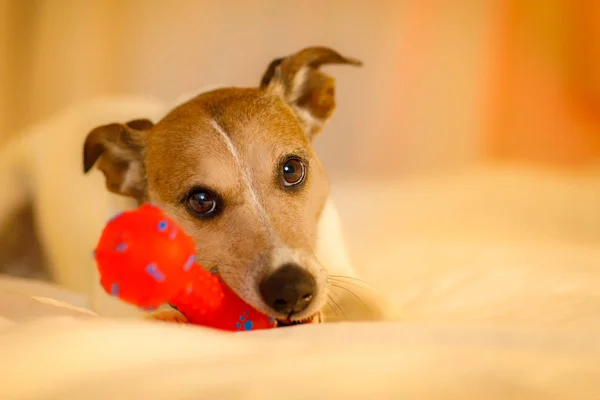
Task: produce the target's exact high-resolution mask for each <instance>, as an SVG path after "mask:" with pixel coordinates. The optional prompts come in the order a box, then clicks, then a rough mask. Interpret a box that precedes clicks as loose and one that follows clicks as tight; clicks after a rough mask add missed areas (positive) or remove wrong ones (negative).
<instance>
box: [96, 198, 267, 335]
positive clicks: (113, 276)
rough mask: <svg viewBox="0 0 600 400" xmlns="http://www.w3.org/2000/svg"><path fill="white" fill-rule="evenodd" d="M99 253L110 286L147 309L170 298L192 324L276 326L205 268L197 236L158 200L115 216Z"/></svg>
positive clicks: (227, 327) (105, 284)
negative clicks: (198, 257)
mask: <svg viewBox="0 0 600 400" xmlns="http://www.w3.org/2000/svg"><path fill="white" fill-rule="evenodd" d="M95 258H96V264H97V266H98V271H99V272H100V283H101V285H102V287H103V288H104V290H105V291H106V292H107V293H109V294H111V295H113V296H116V297H118V298H119V299H121V300H123V301H125V302H127V303H130V304H133V305H136V306H138V307H141V308H144V309H153V308H156V307H158V306H160V305H162V304H166V303H169V304H171V305H172V306H174V307H176V308H177V309H178V310H179V311H180V312H181V313H182V314H183V315H184V316H185V317H186V318H187V320H188V321H189V322H190V323H192V324H197V325H204V326H208V327H212V328H217V329H223V330H228V331H245V330H256V329H269V328H273V327H274V326H275V322H274V320H273V319H272V318H270V317H268V316H266V315H264V314H262V313H260V312H258V311H257V310H256V309H254V308H253V307H252V306H250V305H248V304H247V303H245V302H244V301H243V300H242V299H241V298H240V297H239V296H237V295H236V294H235V292H233V290H231V289H230V288H229V287H228V286H227V285H226V284H225V283H224V282H223V281H222V280H221V279H219V277H218V276H216V275H212V274H211V273H210V272H208V271H206V270H205V269H204V268H202V266H200V265H199V264H198V263H197V262H196V258H195V247H194V241H193V239H192V238H191V237H190V236H188V235H187V234H185V232H183V231H182V230H181V229H180V228H179V227H178V226H177V225H176V224H175V223H174V222H173V221H172V220H170V219H169V218H168V217H167V216H166V215H165V214H164V213H163V212H162V211H161V210H160V209H159V208H158V207H156V206H154V205H151V204H143V205H142V206H141V207H139V208H138V209H137V210H133V211H127V212H124V213H121V214H119V215H117V216H116V217H114V218H113V219H111V220H110V221H109V222H108V224H107V225H106V227H105V228H104V231H103V232H102V236H101V237H100V240H99V242H98V245H97V246H96V250H95Z"/></svg>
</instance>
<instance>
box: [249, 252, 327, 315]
mask: <svg viewBox="0 0 600 400" xmlns="http://www.w3.org/2000/svg"><path fill="white" fill-rule="evenodd" d="M315 284H316V283H315V278H314V277H313V276H312V275H311V274H310V273H308V272H307V271H305V270H303V269H302V268H300V266H298V265H296V264H284V265H282V266H281V267H279V269H277V270H276V271H275V272H273V273H272V274H271V275H269V276H267V277H266V278H265V279H263V280H262V282H261V283H260V294H261V296H262V298H263V300H264V301H265V303H267V305H268V306H270V307H271V308H273V310H275V311H277V312H280V313H284V314H293V313H299V312H301V311H303V310H305V309H306V307H308V305H309V304H310V302H311V301H312V297H313V292H314V289H315Z"/></svg>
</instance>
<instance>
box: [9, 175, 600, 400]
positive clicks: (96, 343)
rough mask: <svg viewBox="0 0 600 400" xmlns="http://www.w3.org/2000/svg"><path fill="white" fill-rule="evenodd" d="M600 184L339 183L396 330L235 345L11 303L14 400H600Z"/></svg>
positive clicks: (585, 178)
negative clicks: (359, 207) (366, 207)
mask: <svg viewBox="0 0 600 400" xmlns="http://www.w3.org/2000/svg"><path fill="white" fill-rule="evenodd" d="M599 177H600V174H597V171H588V172H587V173H580V174H578V175H557V174H555V173H551V172H547V171H532V170H525V169H515V168H500V169H493V170H489V169H483V170H478V171H470V172H464V173H456V174H447V175H446V176H443V177H437V178H427V179H418V180H410V181H404V182H398V183H394V184H390V183H385V184H384V183H382V184H374V183H368V184H365V185H363V184H361V183H359V182H348V183H344V182H342V183H341V184H339V185H338V186H337V189H336V190H335V196H336V198H337V199H338V206H339V207H340V211H341V214H342V216H343V217H344V221H345V228H346V232H347V234H348V240H349V243H350V248H351V249H352V251H353V254H352V255H353V257H354V260H355V261H356V263H357V266H358V268H359V269H360V270H361V272H362V273H363V276H364V277H365V278H366V279H367V280H369V282H371V283H372V284H374V285H375V286H376V287H378V288H379V289H381V290H382V292H384V293H385V294H386V295H387V297H388V298H389V299H390V300H391V303H392V304H393V306H394V313H393V314H392V319H393V321H388V322H382V323H365V324H358V323H339V324H330V325H320V326H303V327H295V328H286V329H278V330H275V331H269V332H253V333H244V334H229V333H220V332H214V331H211V330H207V329H203V328H198V327H188V326H174V325H169V324H161V323H149V322H142V321H128V320H105V319H101V318H98V317H93V316H90V315H89V313H84V312H83V311H78V310H74V309H73V308H68V309H63V308H62V307H59V305H57V304H48V302H47V301H45V302H43V303H41V302H40V301H44V300H43V299H41V298H38V299H37V300H36V299H34V300H31V299H28V298H26V297H18V296H16V295H15V294H14V293H13V294H10V296H12V297H11V299H12V300H10V301H12V302H13V303H11V304H13V307H9V308H8V309H0V316H2V317H3V318H4V320H3V324H2V325H0V329H1V330H0V355H1V356H2V360H3V362H2V363H0V377H1V379H2V382H1V383H0V398H2V399H4V398H7V399H50V398H51V399H72V398H82V399H83V398H85V399H96V398H98V399H131V398H144V399H188V398H194V399H202V398H211V399H214V398H219V399H227V398H242V399H265V398H280V397H286V398H290V399H307V398H310V399H334V398H348V399H351V398H357V399H359V398H361V399H362V398H366V397H372V398H374V399H375V398H376V399H397V398H408V399H434V398H460V399H482V398H485V399H506V398H512V399H521V398H522V399H537V398H539V399H564V398H577V399H598V398H600V379H598V378H600V317H599V315H600V270H599V268H600V247H599V244H600V179H599ZM357 187H360V188H361V190H359V191H357V190H355V189H356V188H357ZM361 196H364V198H361ZM440 198H443V199H445V200H446V202H445V203H444V204H445V206H444V207H442V206H440V202H439V199H440ZM368 202H374V204H377V205H378V206H377V207H375V209H374V210H373V212H371V213H370V214H369V215H366V214H365V213H356V210H355V208H354V207H355V205H356V204H367V203H368ZM386 210H387V211H386ZM391 210H393V211H391ZM0 287H2V286H1V285H0ZM10 287H11V288H12V289H14V290H13V291H18V290H16V289H17V287H18V285H12V286H10ZM353 289H356V287H353ZM25 293H27V290H25ZM34 294H37V295H38V296H46V295H48V294H47V293H41V294H40V293H34ZM5 296H6V295H5ZM52 297H56V296H54V295H52ZM58 297H60V296H58ZM7 299H8V298H7V297H5V298H4V300H3V299H2V298H0V304H2V303H3V301H5V300H6V301H5V304H8V300H7ZM26 299H27V300H26ZM65 300H66V301H68V299H66V298H65ZM15 302H17V303H19V304H20V305H21V307H22V308H21V309H20V310H19V309H18V308H16V307H14V304H15ZM42 309H43V310H42ZM14 310H19V311H18V312H15V311H14ZM79 313H81V314H79ZM78 315H80V316H82V317H85V318H79V317H78ZM40 317H44V318H40Z"/></svg>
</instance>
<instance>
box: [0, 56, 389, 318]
mask: <svg viewBox="0 0 600 400" xmlns="http://www.w3.org/2000/svg"><path fill="white" fill-rule="evenodd" d="M327 63H337V64H358V62H356V61H355V60H352V59H347V58H344V57H342V56H340V55H339V54H337V53H335V52H334V51H332V50H329V49H325V48H309V49H306V50H303V51H301V52H299V53H297V54H295V55H292V56H290V57H287V58H283V59H279V60H276V61H274V62H273V63H271V65H270V66H269V68H268V69H267V72H266V73H265V75H264V76H263V80H262V82H261V86H260V87H259V88H249V89H238V88H222V89H216V90H211V91H204V92H203V93H201V94H200V95H199V96H197V97H195V98H192V99H189V100H188V101H185V102H183V103H182V104H180V105H179V106H177V107H176V108H174V109H173V110H169V107H168V106H167V105H165V104H163V103H161V102H159V101H155V100H151V99H147V98H136V97H131V98H125V97H120V98H108V99H102V100H98V101H95V102H92V103H90V104H86V105H82V106H79V107H76V108H74V109H71V110H69V111H68V112H66V113H65V114H63V115H61V116H59V117H57V118H55V119H54V120H52V121H49V122H47V123H44V124H42V125H39V126H37V127H34V128H33V129H32V130H31V131H30V132H28V133H26V134H24V135H22V136H21V137H19V138H18V139H16V140H14V141H13V142H11V143H10V144H9V145H8V146H7V147H6V148H5V149H4V150H3V152H2V155H1V156H0V184H2V186H3V188H4V191H3V192H0V226H2V224H3V222H6V221H4V220H3V219H6V217H7V216H8V215H10V212H11V211H13V210H14V209H15V208H16V207H17V206H19V205H22V204H24V203H26V202H28V201H31V202H32V203H33V207H34V211H35V214H36V221H37V225H38V234H39V236H40V239H41V242H42V244H43V246H44V249H45V252H46V255H47V256H48V258H49V262H50V265H51V268H52V273H53V275H54V277H55V279H56V281H58V282H59V283H60V284H63V285H65V286H66V287H68V288H70V289H74V290H78V291H81V292H84V293H87V294H90V295H91V296H92V298H93V299H94V307H95V308H96V310H97V311H99V312H101V313H102V312H105V313H112V314H120V312H118V313H117V312H114V311H112V312H111V311H108V310H109V309H108V308H107V305H110V306H111V307H113V310H114V307H117V302H116V301H114V300H111V299H110V298H109V297H108V296H107V295H105V294H104V293H103V292H102V291H101V289H100V286H99V285H98V284H97V276H95V273H94V271H95V268H94V264H93V260H92V258H91V250H92V249H93V247H94V245H95V242H96V240H97V239H98V237H99V235H100V232H101V230H102V228H103V226H104V224H105V223H106V221H107V220H108V219H109V218H110V217H111V216H112V215H114V214H116V213H117V212H119V211H121V210H123V209H128V208H133V207H136V206H137V205H138V204H139V203H141V202H144V201H151V202H153V203H156V204H158V205H160V206H161V207H162V208H163V209H164V210H165V211H166V212H167V213H168V214H169V215H170V216H171V217H173V218H175V219H176V220H177V221H178V222H179V223H180V224H181V225H182V227H183V228H184V229H185V230H186V231H187V232H188V233H189V234H190V235H192V237H194V238H195V240H196V243H197V247H198V254H199V261H200V263H201V264H202V265H204V266H205V267H207V268H211V269H213V268H214V269H218V272H219V274H220V275H221V276H222V278H223V279H224V280H225V281H226V282H227V283H228V285H230V286H231V287H232V288H233V289H234V290H235V291H236V292H237V293H238V294H239V295H240V296H241V297H242V298H243V299H244V300H245V301H247V302H248V303H250V304H251V305H253V306H254V307H256V308H257V309H259V310H261V311H263V312H265V313H267V314H269V315H272V316H274V317H276V318H277V319H278V320H279V321H282V322H286V321H287V322H296V321H305V320H311V319H312V318H313V317H314V316H315V315H320V314H321V312H322V311H323V310H324V308H325V305H326V304H328V305H329V306H331V307H333V308H332V311H333V313H334V314H338V310H339V311H340V312H341V313H342V314H343V317H341V316H340V317H341V318H348V319H365V318H366V319H371V318H379V317H381V316H382V309H381V305H380V304H379V302H378V301H377V300H376V299H377V297H376V296H374V297H370V296H368V295H367V296H360V297H361V298H360V299H359V300H358V302H357V298H356V295H355V293H354V292H353V291H352V290H349V289H347V288H346V289H344V291H340V292H333V291H332V290H331V289H330V286H329V284H328V283H329V280H330V279H344V278H339V277H349V278H352V277H354V275H355V274H354V271H353V269H352V267H351V265H350V262H349V258H348V256H347V254H346V250H345V248H344V244H343V239H342V232H341V227H340V221H339V218H338V215H337V213H336V210H335V207H334V205H333V202H332V201H331V199H330V198H329V195H328V182H327V179H326V177H325V173H324V170H323V167H322V165H321V164H320V162H319V161H318V159H317V157H316V155H315V154H314V151H313V149H312V145H311V140H312V138H313V137H314V136H315V135H316V134H317V133H319V131H320V130H321V128H322V126H323V124H324V123H325V122H326V120H327V119H328V118H329V116H330V115H331V114H332V112H333V109H334V107H335V102H334V88H333V80H332V79H331V78H329V77H327V76H326V75H324V74H322V73H321V72H319V71H318V67H319V66H321V65H322V64H327ZM140 118H144V119H140ZM115 121H117V122H115ZM128 121H129V122H128ZM151 121H158V122H157V123H156V124H154V123H153V122H151ZM111 122H115V123H111ZM107 123H111V124H109V125H107ZM88 133H89V134H88ZM86 134H88V135H87V137H86ZM82 149H84V169H85V171H86V172H87V171H92V172H91V173H90V174H88V175H84V174H83V173H82V172H81V152H82ZM94 166H97V167H98V168H97V169H92V167H94ZM100 171H102V173H100ZM102 175H104V176H102ZM103 180H105V184H106V187H107V188H108V189H109V191H107V190H106V189H105V188H104V187H103V183H102V181H103ZM110 192H113V193H110ZM338 282H339V281H338ZM346 282H347V283H348V284H350V285H352V284H353V283H352V282H350V281H346ZM339 284H340V283H338V285H339ZM336 286H337V285H336ZM350 287H352V286H350ZM331 294H334V296H335V297H332V296H331ZM332 303H333V304H332ZM336 306H337V308H336ZM118 308H119V310H126V311H127V312H126V314H128V313H129V310H131V308H129V307H125V306H120V305H119V306H118ZM338 315H339V314H338Z"/></svg>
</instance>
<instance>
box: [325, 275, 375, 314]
mask: <svg viewBox="0 0 600 400" xmlns="http://www.w3.org/2000/svg"><path fill="white" fill-rule="evenodd" d="M346 283H347V282H346ZM329 286H330V287H335V288H339V289H342V290H345V291H346V292H348V293H350V294H351V295H352V296H354V298H356V300H358V301H359V302H360V303H361V304H362V305H363V307H364V308H365V309H366V310H367V311H369V312H372V310H371V309H370V308H369V306H367V304H366V303H365V302H364V301H363V300H362V299H361V298H360V296H358V295H357V294H356V293H354V292H353V291H352V290H350V289H348V288H347V287H344V286H341V285H336V284H335V283H332V282H329ZM331 293H335V292H333V290H332V291H331ZM338 296H339V295H338Z"/></svg>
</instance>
